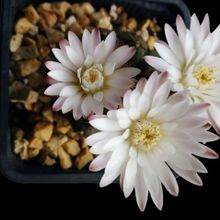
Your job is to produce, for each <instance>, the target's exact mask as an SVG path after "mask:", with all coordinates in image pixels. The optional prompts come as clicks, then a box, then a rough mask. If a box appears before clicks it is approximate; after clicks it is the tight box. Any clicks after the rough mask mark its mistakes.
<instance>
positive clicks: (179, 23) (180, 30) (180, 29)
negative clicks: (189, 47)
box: [176, 15, 187, 45]
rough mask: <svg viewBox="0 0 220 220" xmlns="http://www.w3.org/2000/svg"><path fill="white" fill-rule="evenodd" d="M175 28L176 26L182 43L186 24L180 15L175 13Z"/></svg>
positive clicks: (184, 38) (184, 37)
mask: <svg viewBox="0 0 220 220" xmlns="http://www.w3.org/2000/svg"><path fill="white" fill-rule="evenodd" d="M176 28H177V33H178V36H179V38H180V40H181V42H182V45H184V43H185V40H186V30H187V29H186V26H185V23H184V21H183V19H182V17H181V16H180V15H177V17H176Z"/></svg>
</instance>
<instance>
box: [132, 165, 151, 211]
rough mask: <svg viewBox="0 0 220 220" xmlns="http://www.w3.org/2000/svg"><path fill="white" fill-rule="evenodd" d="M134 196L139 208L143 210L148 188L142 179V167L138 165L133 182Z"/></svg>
mask: <svg viewBox="0 0 220 220" xmlns="http://www.w3.org/2000/svg"><path fill="white" fill-rule="evenodd" d="M135 197H136V201H137V204H138V207H139V209H140V210H141V211H142V212H143V211H144V210H145V207H146V204H147V199H148V189H147V186H146V183H145V180H144V175H143V172H142V169H141V168H140V167H139V168H138V170H137V178H136V184H135Z"/></svg>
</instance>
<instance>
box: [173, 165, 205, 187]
mask: <svg viewBox="0 0 220 220" xmlns="http://www.w3.org/2000/svg"><path fill="white" fill-rule="evenodd" d="M170 166H171V168H172V169H173V170H174V171H175V172H176V173H177V174H178V175H180V176H181V177H182V178H184V179H185V180H187V181H189V182H191V183H192V184H195V185H198V186H202V185H203V183H202V180H201V178H200V177H199V175H198V174H197V173H196V172H194V171H191V170H182V169H180V168H178V167H176V166H174V165H173V164H171V165H170Z"/></svg>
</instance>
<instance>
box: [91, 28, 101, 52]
mask: <svg viewBox="0 0 220 220" xmlns="http://www.w3.org/2000/svg"><path fill="white" fill-rule="evenodd" d="M100 42H101V33H100V31H99V29H98V28H94V29H93V30H92V33H91V42H90V43H91V46H92V54H94V51H95V49H96V47H97V46H98V45H99V44H100Z"/></svg>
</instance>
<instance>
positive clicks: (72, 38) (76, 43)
mask: <svg viewBox="0 0 220 220" xmlns="http://www.w3.org/2000/svg"><path fill="white" fill-rule="evenodd" d="M68 40H69V44H70V46H71V47H72V48H74V50H75V51H76V53H77V54H78V55H79V57H80V58H81V59H84V58H85V57H84V53H83V48H82V43H81V41H80V40H79V38H78V37H77V36H76V34H75V33H73V32H71V31H69V32H68Z"/></svg>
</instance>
